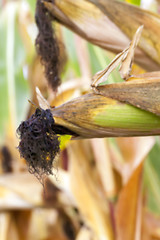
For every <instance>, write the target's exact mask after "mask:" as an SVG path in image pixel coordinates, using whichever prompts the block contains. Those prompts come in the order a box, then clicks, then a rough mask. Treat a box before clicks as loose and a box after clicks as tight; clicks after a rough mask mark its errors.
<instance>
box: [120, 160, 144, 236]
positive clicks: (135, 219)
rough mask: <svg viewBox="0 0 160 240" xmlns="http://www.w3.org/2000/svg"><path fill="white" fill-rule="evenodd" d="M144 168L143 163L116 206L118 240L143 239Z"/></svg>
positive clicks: (123, 190)
mask: <svg viewBox="0 0 160 240" xmlns="http://www.w3.org/2000/svg"><path fill="white" fill-rule="evenodd" d="M142 167H143V164H142V163H141V164H140V165H139V166H138V167H137V169H136V170H135V172H134V173H133V175H132V176H131V178H130V179H129V181H128V183H127V184H126V185H125V186H124V188H123V189H122V191H121V193H120V195H119V199H118V202H117V206H116V226H117V228H116V229H117V240H128V239H130V240H140V239H141V211H142V209H141V207H142Z"/></svg>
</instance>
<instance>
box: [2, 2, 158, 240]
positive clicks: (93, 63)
mask: <svg viewBox="0 0 160 240" xmlns="http://www.w3.org/2000/svg"><path fill="white" fill-rule="evenodd" d="M122 2H123V1H122ZM126 2H128V3H131V4H134V5H137V6H138V7H141V8H145V9H148V10H149V11H152V12H154V13H156V14H159V9H160V8H159V7H160V5H159V1H152V0H150V1H140V0H128V1H127V0H126ZM35 4H36V2H35V1H32V0H14V1H11V0H10V1H7V0H0V240H10V239H12V240H23V239H24V240H29V239H34V240H52V239H55V240H72V239H76V240H85V239H86V240H89V239H90V240H92V239H98V240H99V239H103V240H105V239H106V240H107V239H108V240H110V239H111V240H112V239H119V240H120V239H123V240H125V239H136V240H138V239H144V240H150V239H160V140H159V137H141V138H135V137H134V138H115V139H112V138H109V139H92V140H77V141H76V140H73V141H70V137H69V136H65V137H63V138H62V139H61V153H60V155H59V156H58V157H57V159H56V160H55V162H54V166H53V169H54V170H53V171H54V175H53V176H49V177H48V178H46V180H45V184H44V187H43V186H42V184H41V183H40V182H39V181H38V180H37V179H36V178H35V176H33V175H31V174H29V173H28V170H27V166H26V163H25V160H24V159H22V158H20V156H19V152H18V150H17V146H18V142H19V139H18V137H17V134H16V129H17V127H18V126H19V124H20V123H21V121H24V120H25V119H27V118H28V117H29V116H31V114H33V112H34V108H33V106H32V105H31V104H30V103H29V102H28V99H29V100H31V101H32V102H34V103H35V104H36V105H38V101H37V98H36V93H35V87H36V86H38V87H39V89H40V91H41V93H42V94H43V96H44V97H45V98H46V99H47V100H48V102H49V103H50V105H51V106H58V105H60V104H62V103H64V102H66V101H68V100H70V99H73V98H75V97H77V96H80V95H81V94H83V93H85V92H88V91H89V89H90V84H91V78H92V76H93V75H94V74H95V73H96V72H97V71H100V70H102V69H103V68H105V67H106V66H107V64H109V63H110V62H111V60H112V59H113V58H114V56H115V55H114V53H112V52H111V51H106V50H103V49H102V48H100V47H98V46H95V45H93V44H91V43H89V42H87V41H86V40H84V39H82V38H81V37H80V36H78V35H76V34H75V33H73V32H72V31H70V30H68V29H67V28H66V27H64V26H62V25H61V24H58V23H54V28H55V30H56V35H57V37H58V40H59V46H60V54H61V65H62V70H61V79H62V84H61V86H60V87H59V88H58V91H57V92H56V93H54V92H53V90H52V89H51V88H50V86H49V85H48V83H47V81H46V79H45V76H44V69H43V67H42V65H41V62H40V59H39V57H38V56H37V54H36V51H35V45H34V41H35V38H36V36H37V32H38V30H37V28H36V25H35V21H34V14H35ZM133 71H134V72H136V73H144V72H145V70H144V69H143V68H141V67H140V66H138V65H136V64H134V66H133ZM120 81H122V79H121V78H120V75H119V73H118V71H116V70H115V71H114V72H113V73H112V74H111V75H110V77H109V82H110V83H113V82H120Z"/></svg>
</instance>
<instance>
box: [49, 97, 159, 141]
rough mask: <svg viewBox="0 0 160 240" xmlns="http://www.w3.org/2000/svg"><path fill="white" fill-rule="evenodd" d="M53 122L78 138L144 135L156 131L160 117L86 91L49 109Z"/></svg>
mask: <svg viewBox="0 0 160 240" xmlns="http://www.w3.org/2000/svg"><path fill="white" fill-rule="evenodd" d="M52 114H53V117H54V119H55V122H56V124H59V125H61V126H64V127H67V128H68V129H70V130H72V131H73V132H75V133H76V134H77V135H78V136H80V137H82V138H94V137H95V138H101V137H120V136H148V135H158V134H159V133H160V118H159V117H158V116H156V115H154V114H152V113H150V112H147V111H144V110H141V109H139V108H136V107H134V106H131V105H128V104H124V103H121V102H118V101H116V100H113V99H110V98H107V97H104V96H101V95H97V94H94V93H91V94H86V95H83V96H81V97H78V98H75V99H73V100H71V101H69V102H66V103H65V104H63V105H61V106H59V107H56V108H54V109H52Z"/></svg>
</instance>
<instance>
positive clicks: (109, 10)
mask: <svg viewBox="0 0 160 240" xmlns="http://www.w3.org/2000/svg"><path fill="white" fill-rule="evenodd" d="M44 4H45V6H46V7H47V9H48V10H49V11H50V12H51V13H52V15H53V16H54V17H55V18H56V19H58V21H59V22H60V23H61V24H63V25H65V26H67V27H68V28H69V29H71V30H72V31H74V32H76V33H77V34H79V35H80V36H81V37H83V38H85V39H86V40H87V41H90V42H91V43H93V44H96V45H98V46H100V47H102V48H105V49H107V50H110V51H113V52H114V53H118V52H120V51H122V50H123V49H124V48H125V47H126V46H127V45H128V43H129V41H130V40H129V39H132V38H133V35H134V33H135V31H136V30H137V28H138V27H139V26H141V25H144V31H143V34H142V39H141V41H140V43H139V47H140V48H138V49H137V50H136V54H135V61H136V62H137V63H138V64H140V65H141V66H142V67H144V68H145V69H147V70H149V71H155V70H158V69H159V64H160V48H159V37H160V31H159V29H160V18H159V15H157V14H153V13H152V12H149V11H146V10H143V9H140V8H138V7H136V6H133V5H130V4H126V3H124V2H120V1H110V0H107V1H102V0H93V1H92V0H87V1H84V0H76V1H74V0H55V1H54V4H53V3H50V2H47V1H46V2H45V1H44ZM126 13H127V14H126Z"/></svg>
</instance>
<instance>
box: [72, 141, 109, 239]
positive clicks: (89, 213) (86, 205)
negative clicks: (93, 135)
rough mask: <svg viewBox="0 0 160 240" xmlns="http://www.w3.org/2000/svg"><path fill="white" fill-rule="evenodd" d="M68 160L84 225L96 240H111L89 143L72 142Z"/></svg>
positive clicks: (107, 214) (105, 207) (106, 205)
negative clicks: (93, 234) (89, 229)
mask: <svg viewBox="0 0 160 240" xmlns="http://www.w3.org/2000/svg"><path fill="white" fill-rule="evenodd" d="M69 158H70V161H71V162H70V170H69V171H70V174H71V187H72V191H73V193H74V196H75V199H76V202H77V206H78V208H79V210H80V212H81V214H82V215H83V218H84V219H85V222H86V224H87V225H88V226H89V227H90V228H91V229H92V231H93V232H94V233H95V235H96V236H97V238H98V239H104V240H107V239H110V240H112V239H113V230H112V227H111V222H110V216H109V215H110V213H109V206H108V204H107V201H106V199H105V198H104V195H103V190H102V187H101V184H100V181H99V177H98V176H97V171H96V168H95V166H94V164H93V162H92V161H91V158H92V156H91V154H90V148H89V142H87V141H85V142H84V141H83V142H82V141H75V142H73V144H72V148H70V149H69Z"/></svg>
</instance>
